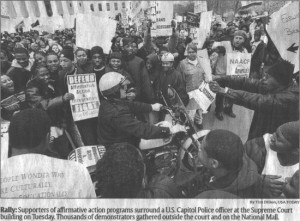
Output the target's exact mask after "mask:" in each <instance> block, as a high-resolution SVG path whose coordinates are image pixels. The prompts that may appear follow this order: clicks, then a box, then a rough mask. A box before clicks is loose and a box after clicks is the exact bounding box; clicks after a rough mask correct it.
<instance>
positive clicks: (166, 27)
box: [151, 1, 174, 37]
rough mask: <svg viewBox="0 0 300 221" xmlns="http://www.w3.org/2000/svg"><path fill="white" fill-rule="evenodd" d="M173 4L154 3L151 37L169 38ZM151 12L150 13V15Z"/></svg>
mask: <svg viewBox="0 0 300 221" xmlns="http://www.w3.org/2000/svg"><path fill="white" fill-rule="evenodd" d="M173 4H174V3H173V2H172V1H156V2H155V10H153V9H152V10H153V11H152V12H154V11H155V15H156V16H153V18H154V19H155V17H156V20H155V23H154V24H152V28H151V36H153V37H154V36H171V35H172V27H171V21H172V19H173ZM152 12H151V13H152Z"/></svg>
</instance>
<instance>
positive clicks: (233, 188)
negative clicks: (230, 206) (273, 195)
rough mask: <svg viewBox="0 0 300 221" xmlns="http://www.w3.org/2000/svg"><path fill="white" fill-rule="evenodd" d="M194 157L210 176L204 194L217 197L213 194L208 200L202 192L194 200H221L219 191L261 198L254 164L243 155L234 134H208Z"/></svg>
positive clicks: (240, 143)
mask: <svg viewBox="0 0 300 221" xmlns="http://www.w3.org/2000/svg"><path fill="white" fill-rule="evenodd" d="M198 156H199V160H200V162H201V163H202V164H203V165H204V166H205V167H206V168H208V169H209V171H210V172H211V174H212V178H211V181H210V182H209V183H208V184H207V185H208V189H207V190H215V191H220V194H218V193H216V192H214V193H213V195H212V196H209V195H208V194H207V193H206V192H203V193H201V194H200V195H198V196H197V198H203V195H205V197H206V198H219V197H223V195H224V194H223V193H222V192H223V191H225V192H227V193H231V194H233V195H236V196H238V197H241V198H260V197H262V196H263V195H264V192H265V191H266V190H265V189H263V188H262V182H263V179H262V177H261V176H260V175H259V174H258V172H257V167H256V165H255V163H254V162H253V161H252V160H251V159H250V158H249V157H248V156H247V155H246V154H245V152H244V147H243V143H242V141H241V139H240V138H239V137H238V136H237V135H236V134H234V133H232V132H230V131H227V130H213V131H210V132H209V133H208V134H207V135H206V136H205V137H204V140H203V141H202V143H201V151H200V152H199V155H198ZM265 193H267V192H265ZM224 198H225V197H224ZM232 198H236V197H232Z"/></svg>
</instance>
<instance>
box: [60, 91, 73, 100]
mask: <svg viewBox="0 0 300 221" xmlns="http://www.w3.org/2000/svg"><path fill="white" fill-rule="evenodd" d="M62 99H63V101H64V102H66V101H70V100H73V99H74V94H72V93H65V95H64V96H63V98H62Z"/></svg>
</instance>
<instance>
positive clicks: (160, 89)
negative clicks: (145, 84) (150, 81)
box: [154, 52, 189, 106]
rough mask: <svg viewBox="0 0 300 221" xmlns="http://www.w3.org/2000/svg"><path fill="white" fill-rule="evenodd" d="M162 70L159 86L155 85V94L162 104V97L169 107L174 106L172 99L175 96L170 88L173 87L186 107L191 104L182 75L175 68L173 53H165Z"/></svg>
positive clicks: (162, 59)
mask: <svg viewBox="0 0 300 221" xmlns="http://www.w3.org/2000/svg"><path fill="white" fill-rule="evenodd" d="M161 62H162V68H161V71H160V74H159V78H158V82H157V85H154V88H155V94H156V95H157V98H158V99H160V100H159V101H160V102H163V101H164V100H162V98H161V95H163V97H164V99H165V100H166V102H167V105H171V104H172V102H173V101H172V100H173V99H172V98H173V97H174V96H175V95H174V94H173V93H172V92H171V91H170V90H169V87H172V88H173V89H175V90H176V92H177V93H178V95H179V97H180V99H181V100H182V102H183V104H184V105H185V106H186V105H187V104H188V102H189V96H188V94H187V92H186V90H185V85H184V81H183V78H182V75H181V73H180V72H179V71H178V70H176V69H175V68H174V56H173V55H172V54H171V53H169V52H168V53H165V54H163V55H162V58H161Z"/></svg>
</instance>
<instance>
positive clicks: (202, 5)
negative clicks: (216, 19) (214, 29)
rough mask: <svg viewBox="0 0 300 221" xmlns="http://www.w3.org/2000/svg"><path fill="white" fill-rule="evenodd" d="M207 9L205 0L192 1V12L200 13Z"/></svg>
mask: <svg viewBox="0 0 300 221" xmlns="http://www.w3.org/2000/svg"><path fill="white" fill-rule="evenodd" d="M206 11H207V2H206V1H195V2H194V13H195V14H197V13H201V12H206Z"/></svg>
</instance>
